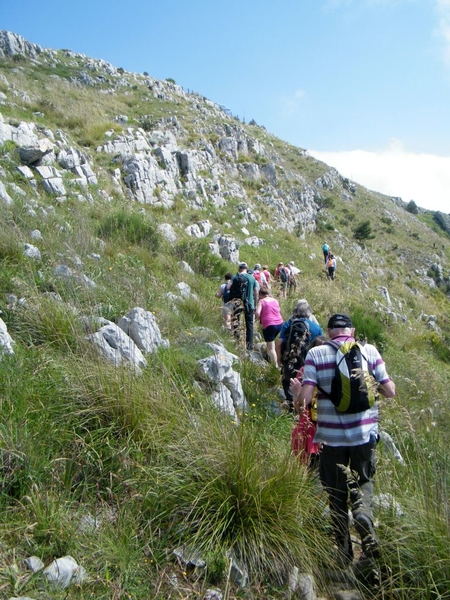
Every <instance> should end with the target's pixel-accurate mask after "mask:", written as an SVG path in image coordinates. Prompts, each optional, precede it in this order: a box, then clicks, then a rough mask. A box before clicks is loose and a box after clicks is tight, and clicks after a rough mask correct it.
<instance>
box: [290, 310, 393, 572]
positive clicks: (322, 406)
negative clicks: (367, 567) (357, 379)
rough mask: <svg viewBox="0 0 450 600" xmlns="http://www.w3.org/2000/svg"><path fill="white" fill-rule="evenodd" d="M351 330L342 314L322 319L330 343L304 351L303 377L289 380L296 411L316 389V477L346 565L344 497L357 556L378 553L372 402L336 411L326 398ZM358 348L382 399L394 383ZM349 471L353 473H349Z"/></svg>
mask: <svg viewBox="0 0 450 600" xmlns="http://www.w3.org/2000/svg"><path fill="white" fill-rule="evenodd" d="M354 334H355V330H354V328H353V325H352V321H351V319H350V317H349V316H348V315H346V314H334V315H332V316H331V317H330V319H329V321H328V336H329V338H330V342H327V343H325V344H323V345H322V346H318V347H316V348H312V349H311V350H310V351H309V352H308V354H307V356H306V359H305V370H304V374H303V382H302V383H300V382H299V381H297V380H296V379H293V380H292V385H291V391H292V394H293V396H294V404H295V407H296V409H297V410H299V411H301V410H302V408H303V407H304V406H307V405H308V404H310V403H311V401H312V399H313V395H314V390H315V389H316V388H317V389H318V399H317V431H316V435H315V436H314V443H317V444H322V450H321V452H320V461H319V462H320V467H319V468H320V478H321V481H322V484H323V486H324V487H325V489H326V491H327V493H328V498H329V503H330V512H331V519H332V524H333V530H334V534H335V536H336V541H337V546H338V554H339V559H340V562H341V564H343V565H349V564H350V563H351V562H352V560H353V548H352V542H351V538H350V531H349V518H348V499H349V496H350V502H351V508H352V512H353V520H354V523H355V527H356V529H357V531H358V533H359V535H360V536H361V542H362V551H363V558H362V559H361V561H368V563H369V564H374V559H377V558H378V557H379V552H380V551H379V545H378V541H377V539H376V537H375V532H374V527H373V517H372V506H371V501H372V495H373V476H374V474H375V462H374V452H375V447H376V445H377V440H378V407H377V405H376V403H375V404H374V405H373V406H371V407H370V408H368V409H367V410H364V411H362V412H357V413H352V414H348V413H345V412H339V411H338V410H337V409H336V408H335V405H334V404H333V402H332V401H331V399H330V397H331V390H332V385H331V384H332V381H333V378H334V376H335V372H336V353H337V351H338V348H340V347H341V345H342V344H343V343H344V342H354V341H355V338H354ZM362 348H363V350H362V351H363V352H364V355H365V357H366V358H367V363H368V365H369V366H370V368H371V370H372V373H373V376H374V378H375V380H376V382H378V391H379V392H380V393H381V394H382V395H383V396H384V397H386V398H393V397H394V396H395V384H394V382H393V381H391V380H390V378H389V376H388V374H387V372H386V367H385V364H384V361H383V359H382V358H381V356H380V354H379V352H378V350H377V349H376V348H375V346H372V345H371V344H365V345H364V346H363V347H362ZM369 372H370V371H369ZM357 389H358V386H357ZM346 467H349V469H350V471H349V470H348V469H346ZM349 472H351V474H353V475H350V476H349V475H348V473H349ZM361 564H362V563H361Z"/></svg>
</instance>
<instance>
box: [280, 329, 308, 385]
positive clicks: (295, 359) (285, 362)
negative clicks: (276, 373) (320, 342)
mask: <svg viewBox="0 0 450 600" xmlns="http://www.w3.org/2000/svg"><path fill="white" fill-rule="evenodd" d="M310 339H311V332H310V330H309V325H308V323H307V321H306V319H304V318H295V319H292V320H291V324H290V325H289V327H288V329H287V330H286V332H285V333H284V340H285V342H284V343H283V345H282V348H281V361H282V366H283V380H284V381H289V380H290V379H292V378H294V377H295V375H296V373H297V372H298V370H299V369H300V368H301V367H302V366H303V365H304V363H305V357H306V351H307V348H308V345H309V342H310Z"/></svg>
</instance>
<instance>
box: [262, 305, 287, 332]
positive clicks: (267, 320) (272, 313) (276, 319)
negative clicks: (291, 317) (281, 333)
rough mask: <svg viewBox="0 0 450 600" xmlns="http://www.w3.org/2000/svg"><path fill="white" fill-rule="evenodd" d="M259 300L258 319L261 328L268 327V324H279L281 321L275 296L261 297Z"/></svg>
mask: <svg viewBox="0 0 450 600" xmlns="http://www.w3.org/2000/svg"><path fill="white" fill-rule="evenodd" d="M260 302H261V312H260V315H259V320H260V321H261V327H262V328H263V329H265V328H266V327H269V325H280V323H283V317H282V316H281V311H280V305H279V304H278V300H276V299H275V298H263V299H262V300H260Z"/></svg>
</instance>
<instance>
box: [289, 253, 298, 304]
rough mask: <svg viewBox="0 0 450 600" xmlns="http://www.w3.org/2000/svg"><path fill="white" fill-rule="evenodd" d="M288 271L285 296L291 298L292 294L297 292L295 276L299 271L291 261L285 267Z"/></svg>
mask: <svg viewBox="0 0 450 600" xmlns="http://www.w3.org/2000/svg"><path fill="white" fill-rule="evenodd" d="M287 269H288V270H289V275H288V281H287V295H288V296H291V295H292V293H293V292H296V290H297V275H298V274H299V273H300V269H298V268H297V267H296V266H295V263H294V261H293V260H291V262H290V263H289V265H288V266H287Z"/></svg>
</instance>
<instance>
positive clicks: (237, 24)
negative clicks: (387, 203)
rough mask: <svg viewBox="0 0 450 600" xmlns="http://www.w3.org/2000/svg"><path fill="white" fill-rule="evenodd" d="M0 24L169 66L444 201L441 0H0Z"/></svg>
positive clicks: (320, 145)
mask: <svg viewBox="0 0 450 600" xmlns="http://www.w3.org/2000/svg"><path fill="white" fill-rule="evenodd" d="M0 29H7V30H10V31H13V32H15V33H18V34H20V35H22V36H23V37H25V38H26V39H27V40H29V41H31V42H35V43H38V44H40V45H41V46H43V47H46V48H55V49H60V48H69V49H71V50H73V51H76V52H81V53H84V54H86V55H88V56H91V57H94V58H102V59H105V60H107V61H109V62H111V63H112V64H114V65H115V66H117V67H123V68H125V69H127V70H129V71H136V72H143V71H147V72H148V73H149V74H150V75H151V76H153V77H156V78H159V79H165V78H167V77H171V78H173V79H175V80H176V82H177V83H179V84H180V85H182V86H183V87H184V88H185V89H189V90H194V91H196V92H199V93H201V94H202V95H204V96H206V97H207V98H209V99H211V100H213V101H215V102H217V103H219V104H224V105H226V106H228V107H229V108H230V109H231V111H232V112H233V114H235V115H238V116H239V117H240V118H245V120H246V121H247V122H248V121H249V120H250V119H255V121H256V122H257V123H258V124H260V125H264V126H265V127H266V128H267V130H268V131H269V132H271V133H273V134H275V135H276V136H278V137H280V138H281V139H283V140H286V141H288V142H290V143H292V144H294V145H296V146H299V147H301V148H306V149H308V150H309V151H310V153H311V154H313V155H314V156H317V157H318V158H320V159H322V160H324V161H325V162H326V163H327V164H329V165H331V166H335V167H336V168H337V169H338V170H339V171H340V172H341V173H342V174H343V175H345V176H347V177H350V178H351V179H353V180H355V181H356V182H359V183H361V184H363V185H365V186H367V187H369V188H370V189H373V190H377V191H381V192H384V193H386V194H389V195H395V196H400V197H402V198H403V199H404V200H405V201H409V200H411V199H414V200H415V201H416V203H417V204H418V205H419V206H424V207H426V208H430V209H432V210H441V211H443V212H446V213H448V212H450V201H449V199H448V198H449V190H450V110H449V107H450V0H278V1H277V2H274V1H273V0H227V1H226V2H218V1H216V0H191V1H190V2H185V1H183V0H158V1H155V0H129V1H128V2H126V3H125V2H122V1H120V2H119V1H118V0H108V2H104V1H100V0H90V1H87V0H78V1H77V2H76V3H75V4H72V5H70V4H69V5H65V8H63V5H61V2H60V1H58V2H57V1H56V0H46V1H45V2H35V0H33V1H31V0H22V1H20V2H18V1H17V0H0Z"/></svg>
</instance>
